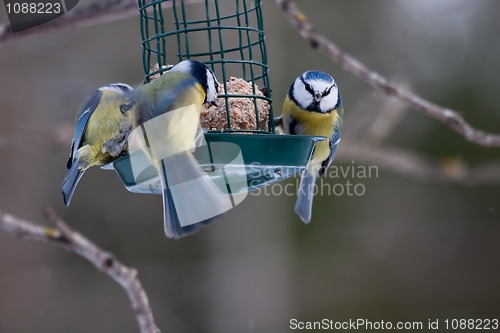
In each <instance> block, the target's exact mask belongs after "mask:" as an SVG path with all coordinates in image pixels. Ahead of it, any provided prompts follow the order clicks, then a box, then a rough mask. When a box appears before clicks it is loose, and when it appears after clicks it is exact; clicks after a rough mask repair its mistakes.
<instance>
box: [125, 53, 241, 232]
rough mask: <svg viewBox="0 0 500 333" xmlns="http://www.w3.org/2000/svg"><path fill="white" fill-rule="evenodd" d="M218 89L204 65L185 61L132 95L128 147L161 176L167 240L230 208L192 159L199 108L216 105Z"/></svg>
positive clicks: (198, 126) (190, 230)
mask: <svg viewBox="0 0 500 333" xmlns="http://www.w3.org/2000/svg"><path fill="white" fill-rule="evenodd" d="M218 84H219V83H218V81H217V78H216V77H215V74H214V73H213V71H212V70H211V69H210V68H208V67H207V66H206V65H204V64H202V63H200V62H197V61H193V60H185V61H182V62H180V63H179V64H177V65H176V66H174V67H173V68H172V69H171V70H170V71H168V72H167V73H165V74H163V75H162V76H160V77H159V78H157V79H156V80H154V81H152V82H150V83H148V84H145V85H143V86H140V87H138V88H137V89H135V91H134V92H133V94H132V96H133V97H132V100H133V101H134V102H135V104H136V108H135V111H134V112H135V114H134V126H136V127H137V128H136V129H135V130H134V131H133V132H132V135H131V137H130V139H129V144H130V146H134V147H139V148H140V149H141V150H142V151H143V152H144V153H145V154H146V155H147V156H148V157H149V160H150V161H151V163H152V164H153V165H154V167H155V168H156V169H157V172H158V174H159V175H160V179H161V185H162V196H163V210H164V227H165V234H166V236H167V237H170V238H181V237H184V236H187V235H188V234H191V233H193V232H194V231H196V230H197V229H198V228H199V226H200V224H206V223H208V222H209V221H210V219H211V218H212V217H215V216H217V215H219V214H221V213H222V212H224V211H226V210H228V209H230V208H231V207H232V206H231V202H230V200H229V199H228V198H227V196H224V195H223V193H222V191H221V190H220V189H219V188H218V187H217V186H216V185H215V184H214V183H213V182H212V181H211V180H210V179H209V177H208V176H207V175H206V174H205V173H204V172H203V171H202V169H201V167H200V166H199V165H198V164H197V162H196V160H195V159H194V157H193V154H192V150H193V149H194V148H195V147H196V141H197V139H199V138H200V137H202V136H203V132H202V130H201V126H200V109H201V106H202V104H204V103H206V102H208V103H212V104H216V100H217V94H218ZM214 212H215V213H214ZM186 221H187V222H186Z"/></svg>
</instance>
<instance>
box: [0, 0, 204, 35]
mask: <svg viewBox="0 0 500 333" xmlns="http://www.w3.org/2000/svg"><path fill="white" fill-rule="evenodd" d="M185 2H186V4H193V3H200V2H202V0H186V1H185ZM171 6H172V1H167V2H165V3H163V4H162V8H169V7H171ZM132 17H139V13H138V5H137V0H108V1H103V2H98V3H94V4H90V5H87V6H80V7H79V6H77V7H76V8H75V9H73V10H70V11H69V12H68V13H66V14H64V15H63V16H60V17H58V18H57V19H54V20H52V21H49V22H47V23H44V24H42V25H39V26H36V27H33V28H31V29H28V30H24V31H19V32H16V33H12V31H11V29H10V27H9V25H8V24H0V45H1V44H4V43H6V42H10V41H14V40H19V39H24V38H26V37H35V36H40V35H43V34H46V33H49V32H54V31H62V30H66V29H78V28H84V27H90V26H93V25H97V24H102V23H106V22H112V21H117V20H123V19H128V18H132ZM137 25H138V26H139V23H137Z"/></svg>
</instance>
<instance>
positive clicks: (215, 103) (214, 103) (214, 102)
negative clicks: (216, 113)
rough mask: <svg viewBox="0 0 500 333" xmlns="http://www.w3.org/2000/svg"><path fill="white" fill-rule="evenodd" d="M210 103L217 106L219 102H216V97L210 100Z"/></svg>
mask: <svg viewBox="0 0 500 333" xmlns="http://www.w3.org/2000/svg"><path fill="white" fill-rule="evenodd" d="M210 104H212V105H213V106H219V103H218V102H217V100H216V99H215V100H213V101H211V102H210Z"/></svg>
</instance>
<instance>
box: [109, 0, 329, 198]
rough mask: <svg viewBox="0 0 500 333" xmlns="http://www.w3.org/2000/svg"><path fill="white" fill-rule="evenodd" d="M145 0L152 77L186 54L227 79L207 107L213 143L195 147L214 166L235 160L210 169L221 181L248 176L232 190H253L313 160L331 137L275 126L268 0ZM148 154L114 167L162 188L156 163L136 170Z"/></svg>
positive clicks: (137, 182)
mask: <svg viewBox="0 0 500 333" xmlns="http://www.w3.org/2000/svg"><path fill="white" fill-rule="evenodd" d="M138 2H139V15H140V24H141V35H142V51H143V53H142V56H143V67H144V72H145V79H144V82H145V83H147V82H149V81H151V80H153V79H155V77H157V76H158V75H161V74H162V73H163V72H165V71H168V70H169V69H170V68H171V67H172V65H175V64H176V63H178V62H180V61H183V60H186V59H193V60H197V61H200V62H203V63H205V64H206V65H208V66H209V67H211V68H212V70H213V71H214V72H215V74H216V76H217V77H218V79H219V81H221V85H220V87H219V89H220V90H219V101H221V102H219V106H218V107H217V108H216V107H215V106H211V107H209V108H203V109H202V111H201V124H202V127H204V128H205V129H206V130H208V132H207V133H206V134H205V141H206V144H207V146H208V149H207V150H205V151H204V152H200V153H197V152H195V154H194V155H195V157H196V159H197V160H198V162H199V164H200V165H201V167H202V168H203V169H204V170H206V171H207V172H208V171H210V170H214V168H215V167H220V166H224V165H225V166H228V165H231V166H232V167H230V168H228V167H226V168H224V169H225V172H224V173H222V174H221V173H212V174H210V173H209V174H210V175H211V177H212V178H213V180H214V182H215V183H216V184H218V185H219V186H221V187H224V184H225V183H227V180H228V178H231V176H232V175H231V173H233V174H235V175H238V176H240V177H239V178H238V177H237V179H243V180H242V181H240V183H241V184H240V185H239V186H237V187H236V190H235V188H233V189H232V190H231V191H233V192H234V191H236V192H238V191H243V192H244V191H251V190H254V189H257V188H259V187H262V186H265V185H268V184H270V183H273V182H277V181H280V180H283V179H285V178H287V177H290V176H293V175H294V174H296V173H297V172H300V171H301V170H303V169H304V168H305V167H306V166H307V164H308V163H309V160H310V158H311V156H312V152H313V150H314V146H315V144H316V142H318V141H321V140H324V139H325V138H324V137H313V136H300V135H277V134H276V133H275V128H274V123H273V105H272V96H271V85H270V82H269V77H268V72H269V66H268V64H267V52H266V44H265V33H264V27H263V18H262V1H261V0H260V1H259V0H248V1H247V0H220V1H219V0H198V1H196V0H177V1H175V0H138ZM228 147H231V148H228ZM232 148H235V149H232ZM141 154H142V153H140V152H138V153H134V154H132V155H134V156H132V155H129V156H125V157H123V158H121V159H119V160H117V161H115V162H114V163H113V164H112V165H111V166H108V168H114V169H115V170H116V172H117V173H118V175H119V177H120V178H121V180H122V181H123V183H124V185H125V187H126V188H127V189H128V190H129V191H131V192H136V193H154V194H160V193H161V189H160V185H159V180H158V177H157V175H156V171H155V169H154V168H152V167H151V168H149V169H148V170H146V171H145V172H143V175H145V176H144V177H142V178H141V179H137V175H136V174H134V172H133V170H132V167H131V158H134V159H135V160H141V159H143V160H144V162H145V161H146V159H147V158H146V157H145V156H144V155H142V156H141ZM236 156H240V157H241V158H240V159H238V158H235V157H236ZM145 163H146V162H145ZM235 164H237V165H238V166H239V167H234V166H235ZM242 172H243V173H244V177H243V178H241V173H242ZM212 175H213V176H212Z"/></svg>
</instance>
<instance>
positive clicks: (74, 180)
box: [62, 160, 84, 206]
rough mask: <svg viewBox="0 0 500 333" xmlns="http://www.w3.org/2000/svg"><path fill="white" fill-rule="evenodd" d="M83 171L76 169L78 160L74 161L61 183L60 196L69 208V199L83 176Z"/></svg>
mask: <svg viewBox="0 0 500 333" xmlns="http://www.w3.org/2000/svg"><path fill="white" fill-rule="evenodd" d="M83 173H84V171H83V170H80V168H79V167H78V160H76V161H74V162H73V164H72V165H71V168H70V169H69V171H68V173H67V174H66V177H65V178H64V180H63V183H62V195H63V200H64V204H65V205H66V206H69V204H70V203H71V198H72V197H73V194H74V193H75V189H76V186H77V185H78V182H79V181H80V179H81V178H82V176H83Z"/></svg>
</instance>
